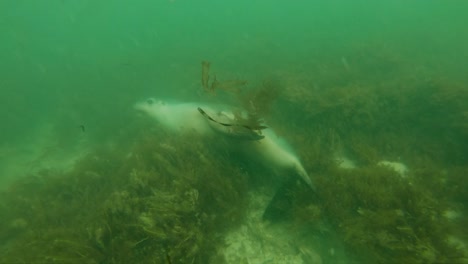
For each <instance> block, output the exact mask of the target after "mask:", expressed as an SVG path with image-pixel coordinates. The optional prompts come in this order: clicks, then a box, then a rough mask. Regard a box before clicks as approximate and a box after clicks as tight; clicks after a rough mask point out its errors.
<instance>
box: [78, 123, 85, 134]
mask: <svg viewBox="0 0 468 264" xmlns="http://www.w3.org/2000/svg"><path fill="white" fill-rule="evenodd" d="M79 127H80V128H81V131H82V132H83V133H84V132H85V131H86V129H85V126H84V125H80V126H79Z"/></svg>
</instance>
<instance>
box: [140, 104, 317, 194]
mask: <svg viewBox="0 0 468 264" xmlns="http://www.w3.org/2000/svg"><path fill="white" fill-rule="evenodd" d="M226 108H228V107H226ZM135 109H137V110H139V111H142V112H144V113H146V114H147V115H149V116H151V117H153V118H154V119H156V120H157V121H158V122H159V123H160V124H161V125H163V126H164V127H165V128H167V129H169V130H171V131H174V132H178V133H184V132H188V131H192V132H193V131H195V132H197V133H199V134H200V135H203V136H208V137H216V136H218V137H219V136H229V137H230V138H231V140H232V141H233V142H232V144H231V145H232V150H238V151H240V152H242V153H243V154H245V155H246V156H247V157H248V158H249V159H251V160H254V161H256V162H259V163H261V164H263V165H264V166H265V167H267V168H270V169H271V170H273V171H275V172H276V173H278V174H284V173H288V172H295V174H297V175H299V176H300V177H301V178H302V179H303V180H304V181H305V182H306V183H307V184H308V185H309V186H310V187H311V188H312V189H314V190H315V186H314V184H313V183H312V181H311V179H310V178H309V175H308V174H307V172H306V170H305V169H304V167H303V166H302V163H301V162H300V160H299V158H298V157H297V155H296V154H294V152H293V151H292V148H291V147H290V146H289V144H287V142H286V141H284V140H283V139H281V138H280V137H278V136H277V135H276V134H275V132H274V131H273V130H272V129H271V128H266V126H265V129H263V130H262V134H261V138H257V139H253V138H252V137H254V138H255V135H253V134H255V133H254V131H253V130H251V129H249V128H246V127H243V126H239V125H238V124H236V123H234V121H233V118H232V117H233V116H234V114H233V113H231V112H229V111H220V110H217V107H215V106H211V105H206V104H203V103H194V102H190V103H177V102H171V103H168V102H165V101H161V100H156V99H154V98H149V99H146V100H144V101H141V102H138V103H136V104H135ZM200 110H201V111H200ZM207 116H208V117H210V118H211V119H212V120H211V119H210V118H207ZM217 118H219V119H218V120H217ZM231 122H232V123H231ZM239 127H241V128H243V129H241V130H236V129H237V128H239ZM232 128H236V129H234V130H233V129H232ZM256 136H257V137H259V135H256ZM246 138H247V139H249V140H246Z"/></svg>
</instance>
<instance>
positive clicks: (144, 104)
mask: <svg viewBox="0 0 468 264" xmlns="http://www.w3.org/2000/svg"><path fill="white" fill-rule="evenodd" d="M134 108H135V109H136V110H138V111H142V112H144V113H146V114H148V115H150V116H153V117H156V118H158V117H159V116H160V115H161V114H163V113H164V112H165V109H166V102H164V101H162V100H158V99H155V98H152V97H150V98H148V99H145V100H143V101H140V102H138V103H136V104H135V106H134Z"/></svg>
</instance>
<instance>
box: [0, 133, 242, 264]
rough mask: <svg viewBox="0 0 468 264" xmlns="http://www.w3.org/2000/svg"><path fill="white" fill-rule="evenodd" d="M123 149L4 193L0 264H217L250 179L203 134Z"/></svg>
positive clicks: (147, 140) (158, 138)
mask: <svg viewBox="0 0 468 264" xmlns="http://www.w3.org/2000/svg"><path fill="white" fill-rule="evenodd" d="M122 145H123V146H125V145H127V146H128V149H125V148H124V147H121V148H119V149H118V150H116V149H114V148H101V149H96V150H95V151H94V152H92V153H90V154H89V155H87V156H86V157H84V158H83V159H82V160H80V161H79V162H77V164H76V165H75V167H74V169H73V170H72V171H70V172H67V173H65V172H60V171H43V172H42V173H40V174H37V175H32V176H31V177H27V178H24V179H23V180H21V181H19V182H17V183H16V184H15V185H14V186H12V187H11V188H10V189H9V190H7V191H5V192H4V193H3V194H2V196H3V198H4V201H5V202H4V204H2V206H3V207H2V209H3V210H2V215H3V214H4V215H5V217H4V218H2V224H3V225H2V228H1V229H0V237H1V239H2V245H3V246H2V248H1V251H2V254H1V257H0V262H2V263H10V262H15V263H18V262H20V263H31V262H47V263H78V262H79V263H136V262H138V263H141V262H145V263H146V262H154V263H166V262H167V256H170V259H171V262H172V263H193V262H196V263H207V262H208V261H210V259H211V258H212V257H213V254H212V252H216V248H217V247H219V246H221V245H222V240H220V236H219V234H221V233H223V232H224V231H225V230H226V229H228V228H229V227H233V226H235V225H236V224H237V223H238V222H239V219H241V218H242V217H243V208H244V206H245V197H246V193H245V192H246V191H247V187H246V186H247V185H246V181H247V178H246V175H245V174H244V173H243V172H241V171H239V170H237V169H235V168H232V165H230V163H229V162H227V159H224V160H223V159H222V158H220V157H219V155H216V157H215V152H214V151H213V149H211V150H210V148H207V147H206V146H208V145H209V144H207V142H204V141H203V139H201V138H199V137H198V136H196V135H193V136H190V137H188V139H187V140H186V141H185V140H184V141H181V140H180V138H174V137H172V136H170V135H168V134H165V133H164V132H161V133H160V134H159V135H150V134H145V135H142V137H141V139H140V140H138V141H137V142H133V143H132V144H122ZM129 153H130V154H129ZM194 153H196V154H197V155H193V154H194ZM212 161H213V162H212ZM214 161H216V162H214ZM25 248H27V249H28V250H27V251H25V250H24V249H25Z"/></svg>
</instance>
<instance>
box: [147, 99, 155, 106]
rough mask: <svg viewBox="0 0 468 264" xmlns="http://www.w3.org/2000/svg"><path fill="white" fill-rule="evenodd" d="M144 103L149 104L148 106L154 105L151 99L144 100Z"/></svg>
mask: <svg viewBox="0 0 468 264" xmlns="http://www.w3.org/2000/svg"><path fill="white" fill-rule="evenodd" d="M146 103H147V104H149V105H152V104H154V100H153V99H152V98H150V99H148V100H146Z"/></svg>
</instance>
